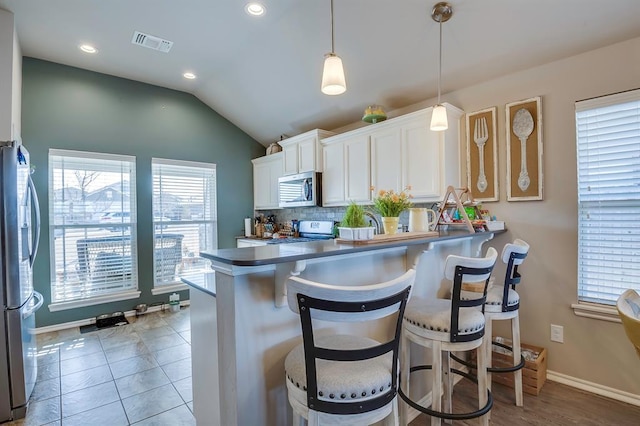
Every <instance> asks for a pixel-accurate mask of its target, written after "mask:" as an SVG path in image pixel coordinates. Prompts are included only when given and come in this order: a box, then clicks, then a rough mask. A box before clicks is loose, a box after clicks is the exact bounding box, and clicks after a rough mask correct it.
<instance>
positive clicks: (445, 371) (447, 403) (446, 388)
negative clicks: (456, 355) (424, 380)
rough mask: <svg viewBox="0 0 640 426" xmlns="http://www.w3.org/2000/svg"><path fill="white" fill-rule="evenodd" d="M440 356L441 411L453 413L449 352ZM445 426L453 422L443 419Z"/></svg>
mask: <svg viewBox="0 0 640 426" xmlns="http://www.w3.org/2000/svg"><path fill="white" fill-rule="evenodd" d="M441 354H442V382H443V390H442V397H443V398H444V404H443V407H444V408H443V411H444V412H445V413H453V404H452V402H451V401H452V394H453V376H452V374H451V357H450V356H449V351H443V352H441ZM444 422H445V423H446V424H451V423H452V422H453V421H452V420H449V419H445V420H444Z"/></svg>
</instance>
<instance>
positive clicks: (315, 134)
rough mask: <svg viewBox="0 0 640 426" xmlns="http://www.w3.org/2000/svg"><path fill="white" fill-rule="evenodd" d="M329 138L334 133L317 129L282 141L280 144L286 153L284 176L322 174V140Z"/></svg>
mask: <svg viewBox="0 0 640 426" xmlns="http://www.w3.org/2000/svg"><path fill="white" fill-rule="evenodd" d="M329 136H333V133H331V132H327V131H326V130H320V129H315V130H311V131H309V132H305V133H302V134H299V135H296V136H292V137H290V138H288V139H284V140H281V141H280V142H279V143H280V145H281V146H282V150H283V151H284V174H285V175H295V174H298V173H304V172H313V171H315V172H322V171H323V167H322V147H321V145H320V140H321V139H323V138H327V137H329Z"/></svg>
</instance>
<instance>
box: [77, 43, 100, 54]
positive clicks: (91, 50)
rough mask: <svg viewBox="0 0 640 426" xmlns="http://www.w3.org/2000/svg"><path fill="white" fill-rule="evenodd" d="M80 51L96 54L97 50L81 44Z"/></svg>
mask: <svg viewBox="0 0 640 426" xmlns="http://www.w3.org/2000/svg"><path fill="white" fill-rule="evenodd" d="M80 50H82V51H83V52H85V53H98V49H96V48H95V47H93V46H91V45H90V44H82V45H80Z"/></svg>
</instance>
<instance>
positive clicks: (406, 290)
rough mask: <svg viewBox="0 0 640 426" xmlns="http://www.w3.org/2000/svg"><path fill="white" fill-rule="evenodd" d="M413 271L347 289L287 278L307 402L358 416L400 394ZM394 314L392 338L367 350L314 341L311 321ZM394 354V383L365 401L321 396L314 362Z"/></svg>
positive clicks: (327, 410)
mask: <svg viewBox="0 0 640 426" xmlns="http://www.w3.org/2000/svg"><path fill="white" fill-rule="evenodd" d="M415 274H416V272H415V270H413V269H410V270H409V271H407V272H406V273H405V274H403V275H402V276H400V277H398V278H396V279H394V280H391V281H387V282H384V283H380V284H373V285H364V286H356V287H344V286H337V285H328V284H322V283H316V282H313V281H309V280H306V279H303V278H300V277H290V278H289V279H288V281H287V299H288V301H289V308H290V309H291V310H292V311H294V312H296V313H298V314H300V322H301V324H302V340H303V346H304V357H305V369H306V375H307V404H308V405H307V406H308V407H313V409H314V410H315V411H320V412H324V413H332V414H359V413H365V412H369V411H373V410H376V409H378V408H381V407H384V406H385V405H387V404H389V403H390V402H392V401H393V398H395V396H396V393H397V389H398V387H397V371H398V368H397V366H398V346H399V342H400V332H401V330H402V317H403V314H404V308H405V306H406V304H407V301H408V300H409V296H410V293H411V286H412V285H413V282H414V280H415ZM393 314H396V316H397V318H396V321H395V328H394V333H393V338H392V339H391V340H389V341H387V342H384V343H380V344H378V345H375V346H370V347H367V348H364V349H336V348H324V347H319V346H316V345H315V339H314V328H313V321H312V319H320V320H325V321H332V322H354V321H372V320H376V319H380V318H385V317H387V316H390V315H393ZM389 353H391V356H392V364H391V366H392V367H391V371H392V374H391V377H392V383H391V387H390V388H388V389H387V390H386V391H383V392H381V393H380V394H378V395H377V396H376V397H374V398H371V399H367V400H365V401H362V400H361V401H355V402H341V401H340V400H336V401H335V402H334V401H326V400H322V399H319V398H318V386H317V383H318V379H317V371H316V360H318V359H321V360H329V361H336V362H352V361H362V360H367V359H371V358H376V357H379V356H383V355H385V354H389Z"/></svg>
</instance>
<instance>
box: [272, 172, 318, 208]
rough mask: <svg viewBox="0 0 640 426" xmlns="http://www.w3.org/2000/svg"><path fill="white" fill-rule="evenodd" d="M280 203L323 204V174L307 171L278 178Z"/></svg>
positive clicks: (295, 204) (280, 204)
mask: <svg viewBox="0 0 640 426" xmlns="http://www.w3.org/2000/svg"><path fill="white" fill-rule="evenodd" d="M278 194H279V195H278V197H279V202H278V205H279V206H280V207H303V206H321V205H322V174H321V173H317V172H305V173H299V174H297V175H290V176H283V177H281V178H278Z"/></svg>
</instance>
